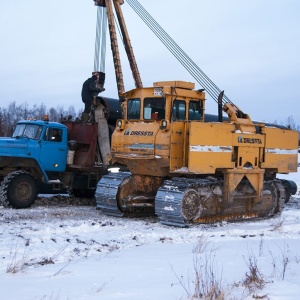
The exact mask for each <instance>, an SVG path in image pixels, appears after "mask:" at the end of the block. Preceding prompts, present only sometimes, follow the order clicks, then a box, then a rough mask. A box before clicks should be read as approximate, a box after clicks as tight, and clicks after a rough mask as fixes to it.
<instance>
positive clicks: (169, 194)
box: [155, 177, 211, 227]
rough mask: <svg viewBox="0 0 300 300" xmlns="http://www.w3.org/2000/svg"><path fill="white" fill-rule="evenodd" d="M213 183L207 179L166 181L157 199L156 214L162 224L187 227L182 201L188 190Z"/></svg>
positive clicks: (174, 179) (173, 179)
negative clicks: (195, 186)
mask: <svg viewBox="0 0 300 300" xmlns="http://www.w3.org/2000/svg"><path fill="white" fill-rule="evenodd" d="M209 183H211V182H210V181H209V180H207V179H197V180H195V179H188V178H179V177H178V178H177V177H175V178H172V180H165V181H164V183H163V185H162V186H161V187H160V188H159V190H158V192H157V194H156V197H155V214H156V215H157V216H158V219H159V221H160V222H161V223H162V224H166V225H171V226H177V227H187V226H188V225H187V223H186V221H185V219H184V217H183V214H182V199H183V195H184V192H185V191H186V189H187V188H189V187H192V186H194V185H195V184H197V185H200V186H204V185H208V184H209Z"/></svg>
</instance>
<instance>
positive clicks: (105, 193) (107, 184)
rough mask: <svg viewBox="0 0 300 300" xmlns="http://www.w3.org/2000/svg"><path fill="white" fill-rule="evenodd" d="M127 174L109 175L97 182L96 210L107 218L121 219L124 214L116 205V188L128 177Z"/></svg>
mask: <svg viewBox="0 0 300 300" xmlns="http://www.w3.org/2000/svg"><path fill="white" fill-rule="evenodd" d="M130 175H131V173H129V172H119V173H109V174H107V175H104V176H103V177H102V178H101V180H100V181H99V183H98V185H97V189H96V194H95V195H96V203H97V208H100V209H101V210H102V212H103V213H104V214H106V215H109V216H115V217H123V215H124V213H123V212H122V211H121V210H120V209H119V207H118V203H117V193H118V188H119V186H120V184H121V183H122V181H123V180H124V179H125V178H127V177H129V176H130Z"/></svg>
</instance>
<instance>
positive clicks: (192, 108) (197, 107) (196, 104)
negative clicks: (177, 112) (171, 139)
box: [189, 101, 203, 121]
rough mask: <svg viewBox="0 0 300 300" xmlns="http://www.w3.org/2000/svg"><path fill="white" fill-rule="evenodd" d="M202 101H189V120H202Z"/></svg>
mask: <svg viewBox="0 0 300 300" xmlns="http://www.w3.org/2000/svg"><path fill="white" fill-rule="evenodd" d="M201 104H202V102H200V101H190V103H189V120H190V121H200V120H202V119H203V109H202V105H201Z"/></svg>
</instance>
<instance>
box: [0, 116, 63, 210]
mask: <svg viewBox="0 0 300 300" xmlns="http://www.w3.org/2000/svg"><path fill="white" fill-rule="evenodd" d="M67 154H68V129H67V127H66V126H65V125H63V124H60V123H56V122H49V121H48V120H47V119H46V120H45V121H42V120H39V121H37V120H22V121H19V122H18V123H17V125H16V128H15V130H14V133H13V134H12V137H10V138H7V137H2V138H0V181H1V188H0V203H1V204H2V205H9V206H13V207H16V208H25V207H29V206H31V205H32V204H33V203H34V201H35V199H36V197H37V194H38V192H39V189H40V186H41V185H42V184H48V183H49V181H50V178H49V174H57V178H59V174H61V173H62V172H65V170H66V166H67Z"/></svg>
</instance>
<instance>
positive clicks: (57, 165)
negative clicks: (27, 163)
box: [40, 127, 68, 172]
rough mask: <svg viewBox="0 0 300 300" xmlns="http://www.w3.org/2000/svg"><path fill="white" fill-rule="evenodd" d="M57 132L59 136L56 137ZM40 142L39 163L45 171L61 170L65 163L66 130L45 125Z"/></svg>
mask: <svg viewBox="0 0 300 300" xmlns="http://www.w3.org/2000/svg"><path fill="white" fill-rule="evenodd" d="M57 134H58V135H59V138H57ZM40 143H41V153H40V163H41V165H42V166H43V168H44V170H45V171H48V172H63V171H65V170H66V165H67V154H68V147H67V131H66V130H63V129H62V128H55V127H47V128H46V130H45V132H44V134H43V137H42V139H41V140H40Z"/></svg>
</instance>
